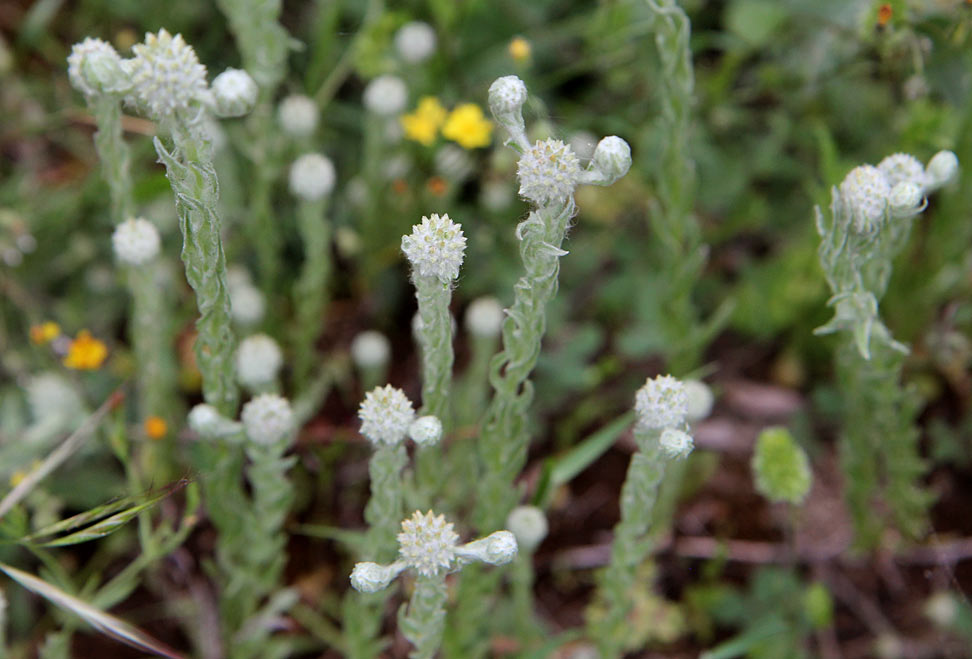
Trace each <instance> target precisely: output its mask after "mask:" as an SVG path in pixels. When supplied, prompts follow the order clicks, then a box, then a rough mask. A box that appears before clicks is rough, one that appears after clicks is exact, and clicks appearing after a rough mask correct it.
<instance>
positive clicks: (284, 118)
mask: <svg viewBox="0 0 972 659" xmlns="http://www.w3.org/2000/svg"><path fill="white" fill-rule="evenodd" d="M319 118H320V112H319V111H318V109H317V103H315V102H314V100H313V99H312V98H310V97H308V96H304V95H303V94H291V95H290V96H288V97H287V98H285V99H284V100H282V101H280V106H279V107H278V108H277V121H278V122H279V123H280V128H282V129H283V132H285V133H287V134H288V135H290V136H291V137H297V138H301V137H310V136H311V135H313V134H314V131H315V130H317V122H318V119H319Z"/></svg>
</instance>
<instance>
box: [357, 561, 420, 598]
mask: <svg viewBox="0 0 972 659" xmlns="http://www.w3.org/2000/svg"><path fill="white" fill-rule="evenodd" d="M406 567H407V566H406V565H405V564H404V563H402V562H401V561H396V562H394V563H392V564H391V565H380V564H378V563H370V562H366V563H355V565H354V570H352V571H351V587H352V588H354V589H355V590H356V591H358V592H359V593H377V592H378V591H380V590H384V589H385V588H388V584H390V583H391V582H392V581H393V580H394V579H395V577H397V576H398V575H399V574H401V573H402V570H404V569H405V568H406Z"/></svg>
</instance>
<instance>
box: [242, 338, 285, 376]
mask: <svg viewBox="0 0 972 659" xmlns="http://www.w3.org/2000/svg"><path fill="white" fill-rule="evenodd" d="M282 366H283V353H282V352H281V351H280V346H279V345H277V342H276V341H274V340H273V339H272V338H270V337H269V336H267V335H266V334H253V335H251V336H248V337H246V338H245V339H243V340H242V341H241V342H240V345H239V347H238V348H237V349H236V377H237V379H238V380H239V381H240V384H242V385H243V386H244V387H246V388H247V389H250V390H259V389H261V388H263V387H266V386H269V385H271V384H273V383H274V381H276V379H277V374H278V373H279V372H280V368H281V367H282Z"/></svg>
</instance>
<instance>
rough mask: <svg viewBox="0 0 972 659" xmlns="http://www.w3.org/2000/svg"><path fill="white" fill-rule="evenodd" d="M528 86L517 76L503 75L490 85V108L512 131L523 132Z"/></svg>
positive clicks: (499, 120)
mask: <svg viewBox="0 0 972 659" xmlns="http://www.w3.org/2000/svg"><path fill="white" fill-rule="evenodd" d="M526 100H527V88H526V85H525V84H523V81H522V80H520V79H519V78H518V77H516V76H503V77H502V78H497V79H496V80H494V81H493V84H491V85H490V86H489V110H490V112H492V113H493V116H494V117H496V121H498V122H500V123H501V124H503V125H504V126H506V127H507V129H509V130H510V132H514V130H518V131H519V132H523V130H524V127H523V114H522V113H523V104H524V103H526Z"/></svg>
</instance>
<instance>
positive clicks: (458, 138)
mask: <svg viewBox="0 0 972 659" xmlns="http://www.w3.org/2000/svg"><path fill="white" fill-rule="evenodd" d="M442 134H443V135H445V136H446V137H448V138H449V139H450V140H453V141H454V142H458V143H459V146H461V147H463V148H465V149H475V148H476V147H480V146H489V143H490V140H491V139H492V135H493V122H491V121H490V120H489V119H487V118H485V117H484V116H483V111H482V109H481V108H480V107H479V106H478V105H476V104H475V103H464V104H462V105H460V106H459V107H457V108H456V109H455V110H453V111H452V112H451V113H450V114H449V118H448V119H446V122H445V126H443V127H442Z"/></svg>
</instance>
